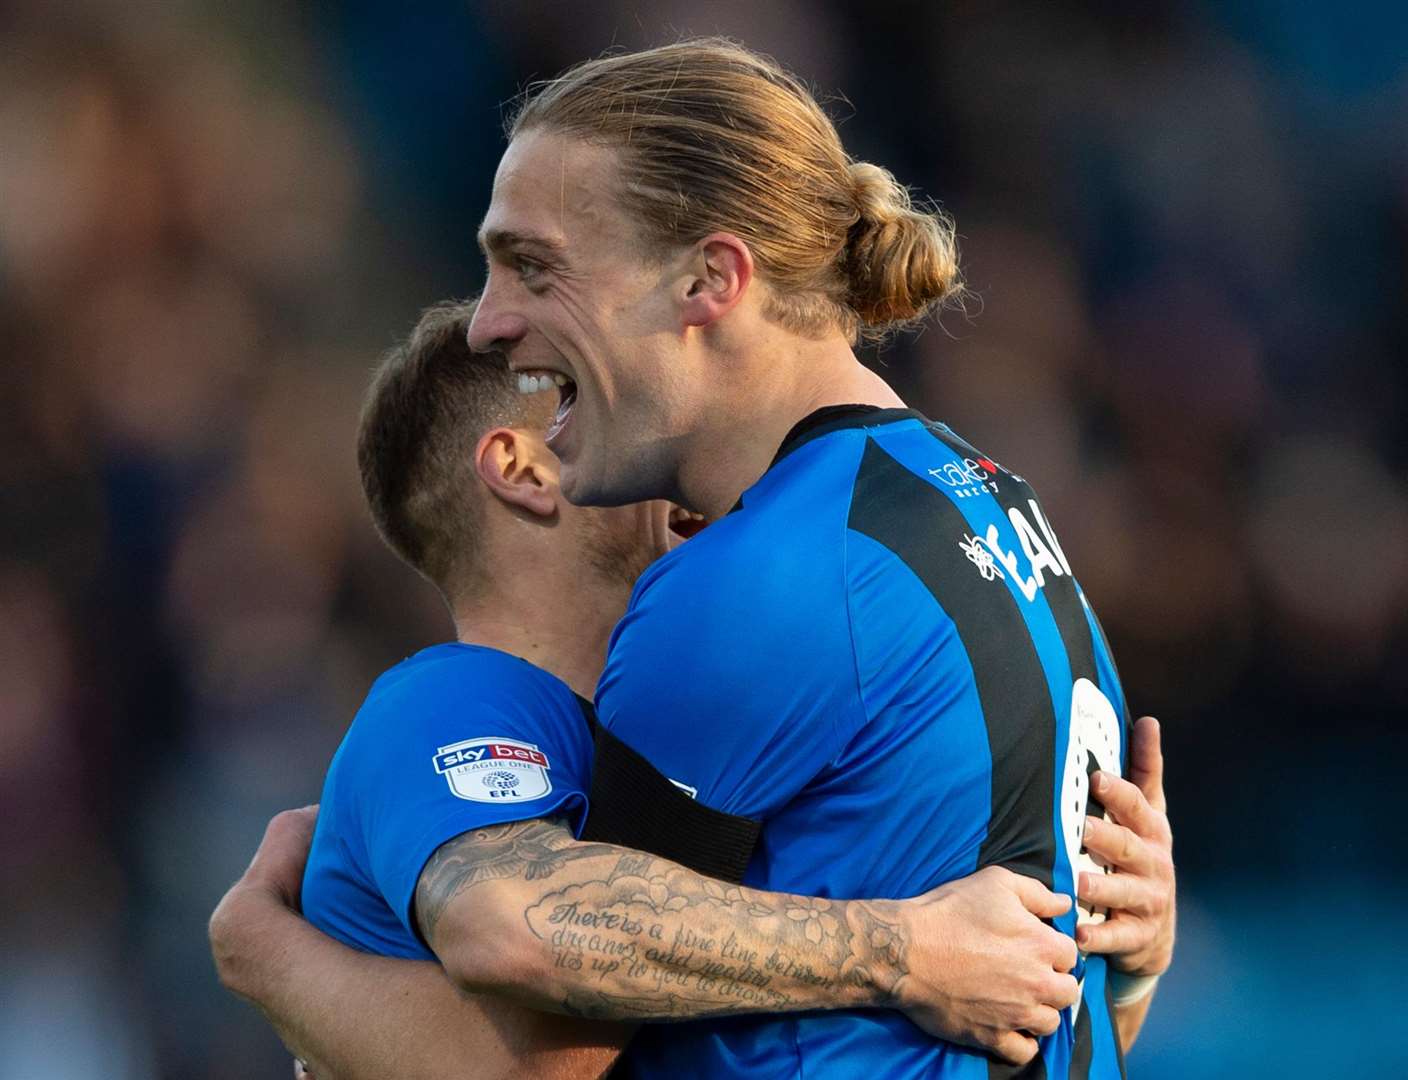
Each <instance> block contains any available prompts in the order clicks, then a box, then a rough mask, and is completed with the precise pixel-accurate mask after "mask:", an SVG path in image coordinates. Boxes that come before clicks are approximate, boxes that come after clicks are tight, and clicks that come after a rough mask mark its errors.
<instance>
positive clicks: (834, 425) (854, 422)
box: [729, 405, 924, 514]
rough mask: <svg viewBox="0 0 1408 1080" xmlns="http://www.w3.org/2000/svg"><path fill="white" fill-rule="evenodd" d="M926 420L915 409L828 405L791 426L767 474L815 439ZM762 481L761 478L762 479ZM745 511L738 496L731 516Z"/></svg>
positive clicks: (765, 473)
mask: <svg viewBox="0 0 1408 1080" xmlns="http://www.w3.org/2000/svg"><path fill="white" fill-rule="evenodd" d="M923 419H924V417H923V416H922V415H921V414H920V413H917V412H915V411H914V410H913V409H886V408H882V407H881V406H879V405H827V406H825V407H823V408H820V409H817V410H816V412H813V413H809V414H808V415H806V416H804V417H802V419H800V420H798V421H797V423H796V424H794V425H793V426H792V430H791V431H789V432H788V433H787V435H786V436H785V437H784V438H783V440H782V445H781V446H779V447H778V448H777V453H776V454H774V455H773V459H772V461H771V463H770V464H769V465H768V467H767V469H766V470H764V475H767V473H769V472H771V471H772V470H773V468H774V467H775V466H776V465H777V463H778V462H779V461H781V460H782V459H783V458H785V457H786V456H787V455H788V454H790V453H792V451H793V450H796V449H797V448H798V447H801V446H805V445H806V444H807V443H809V442H811V441H812V440H813V439H819V438H821V437H822V436H823V435H830V434H831V433H832V432H833V431H842V430H844V429H845V428H858V427H875V426H877V425H879V424H892V423H894V422H895V421H897V420H923ZM760 479H761V477H760ZM742 509H743V497H742V496H739V499H738V501H737V502H736V503H734V504H733V508H732V509H730V510H729V513H730V514H732V513H734V512H736V511H738V510H742Z"/></svg>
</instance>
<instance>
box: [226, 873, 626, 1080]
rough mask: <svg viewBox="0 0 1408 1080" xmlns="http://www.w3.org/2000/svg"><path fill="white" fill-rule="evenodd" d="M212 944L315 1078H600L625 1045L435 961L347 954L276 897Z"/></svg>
mask: <svg viewBox="0 0 1408 1080" xmlns="http://www.w3.org/2000/svg"><path fill="white" fill-rule="evenodd" d="M216 919H217V920H220V919H221V913H219V912H217V916H216ZM236 921H237V923H238V925H235V923H236ZM212 943H213V944H214V945H215V951H216V960H217V966H218V968H219V970H220V975H221V979H222V981H223V982H224V983H225V984H226V986H228V987H229V988H230V989H231V990H233V991H234V992H235V993H237V994H239V995H241V996H242V997H245V998H248V999H249V1000H250V1001H252V1002H253V1003H254V1004H255V1005H257V1006H258V1007H259V1009H260V1010H261V1011H262V1012H263V1013H264V1014H265V1016H266V1017H267V1018H268V1019H269V1021H270V1023H271V1024H272V1025H273V1027H274V1029H275V1030H276V1031H277V1032H278V1034H279V1036H280V1038H282V1039H283V1040H284V1043H285V1045H287V1046H288V1047H289V1049H290V1050H291V1051H293V1053H295V1054H296V1055H298V1056H299V1057H301V1058H303V1060H304V1061H306V1062H307V1063H308V1065H309V1069H310V1071H311V1072H312V1073H313V1075H314V1077H315V1078H317V1080H384V1078H386V1077H393V1076H394V1077H397V1078H399V1080H422V1078H424V1080H441V1078H444V1080H450V1078H461V1077H464V1076H465V1075H469V1074H471V1073H472V1075H475V1076H485V1077H497V1076H503V1077H507V1076H517V1075H524V1074H525V1070H527V1071H529V1072H531V1074H532V1075H536V1076H544V1077H553V1078H559V1077H560V1078H563V1080H566V1078H568V1077H581V1078H586V1077H598V1076H600V1075H602V1074H603V1073H604V1072H605V1071H606V1069H607V1068H609V1067H610V1064H611V1062H612V1061H613V1060H614V1059H615V1057H616V1055H617V1054H618V1053H619V1051H620V1048H621V1047H622V1046H623V1045H624V1044H625V1040H626V1037H627V1032H626V1031H625V1030H624V1029H620V1028H617V1027H613V1026H611V1025H606V1024H592V1025H587V1024H583V1023H580V1022H573V1021H569V1020H566V1019H564V1018H561V1017H549V1016H545V1015H543V1014H542V1013H534V1012H531V1011H529V1010H526V1009H521V1008H516V1007H514V1006H513V1005H511V1004H510V1003H507V1002H495V1001H491V1000H487V999H484V998H477V999H470V998H466V997H464V996H463V995H461V994H460V993H459V992H458V991H457V990H456V989H455V987H454V986H452V985H451V983H450V982H449V981H448V980H447V979H446V978H445V974H444V971H443V970H442V969H441V968H440V966H439V965H438V964H433V963H426V962H417V961H411V960H396V959H392V958H389V957H383V956H372V955H368V954H365V953H361V952H358V951H356V950H355V949H349V948H347V947H345V946H343V945H342V944H340V943H339V942H337V941H334V940H333V939H332V938H330V937H327V936H326V935H324V934H322V933H320V932H319V931H318V930H317V929H316V928H315V927H313V926H312V925H310V924H309V923H307V922H305V921H304V920H303V919H301V918H300V917H298V916H297V915H296V914H295V913H294V912H292V911H290V910H289V909H288V908H286V907H282V906H280V905H279V904H278V903H277V902H276V901H273V900H272V899H271V900H270V901H269V902H267V903H265V902H262V901H261V900H260V899H259V898H258V897H257V896H252V897H246V898H245V902H244V903H243V904H241V902H240V900H239V898H237V899H236V901H235V910H234V911H227V912H225V926H224V927H223V928H221V927H218V926H217V925H216V922H215V921H213V922H212ZM468 1063H472V1066H471V1065H470V1064H468Z"/></svg>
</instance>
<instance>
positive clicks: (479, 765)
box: [434, 738, 552, 803]
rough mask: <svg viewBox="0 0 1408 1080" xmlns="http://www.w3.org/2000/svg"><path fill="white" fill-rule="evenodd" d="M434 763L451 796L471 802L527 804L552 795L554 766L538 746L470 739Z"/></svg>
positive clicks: (450, 747)
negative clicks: (549, 773) (551, 771)
mask: <svg viewBox="0 0 1408 1080" xmlns="http://www.w3.org/2000/svg"><path fill="white" fill-rule="evenodd" d="M434 762H435V771H436V772H437V773H439V774H440V775H441V776H443V777H444V778H445V782H446V783H448V784H449V785H450V793H451V794H453V795H455V796H456V797H457V798H461V799H468V800H470V801H471V802H487V803H505V802H525V801H527V800H529V799H541V798H542V797H543V796H544V795H547V794H548V793H550V792H551V791H552V779H551V778H550V777H549V776H548V769H549V768H551V766H549V764H548V758H547V755H546V754H544V753H543V752H542V751H541V750H539V749H538V747H537V744H536V743H526V742H519V741H518V740H517V739H499V738H488V739H466V740H464V741H463V742H457V743H450V744H449V745H448V746H442V747H440V748H439V749H438V750H436V752H435V758H434Z"/></svg>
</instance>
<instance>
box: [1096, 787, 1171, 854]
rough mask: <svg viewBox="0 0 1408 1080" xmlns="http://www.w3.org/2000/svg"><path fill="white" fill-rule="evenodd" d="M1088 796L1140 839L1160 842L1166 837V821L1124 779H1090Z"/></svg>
mask: <svg viewBox="0 0 1408 1080" xmlns="http://www.w3.org/2000/svg"><path fill="white" fill-rule="evenodd" d="M1090 793H1091V794H1092V795H1094V796H1095V797H1096V798H1097V799H1099V800H1100V802H1101V803H1103V804H1104V806H1105V809H1106V810H1108V811H1109V812H1110V813H1111V814H1112V815H1113V816H1114V819H1115V820H1116V821H1118V822H1119V823H1120V824H1121V825H1127V826H1129V827H1130V828H1131V829H1133V830H1134V831H1135V832H1137V833H1138V834H1139V835H1140V836H1144V837H1147V838H1148V839H1150V840H1156V841H1159V842H1160V843H1162V842H1163V841H1164V840H1165V838H1166V837H1168V836H1169V829H1168V818H1167V817H1165V816H1164V815H1163V813H1162V812H1160V811H1158V810H1155V809H1154V808H1153V807H1152V806H1151V805H1149V800H1148V799H1146V798H1145V797H1144V792H1142V791H1140V790H1139V788H1137V787H1136V786H1135V785H1134V784H1132V783H1130V782H1129V781H1128V780H1122V779H1120V778H1119V777H1118V776H1114V775H1112V774H1110V773H1107V772H1097V773H1094V774H1093V775H1092V776H1091V777H1090Z"/></svg>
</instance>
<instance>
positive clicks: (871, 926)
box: [842, 900, 914, 1009]
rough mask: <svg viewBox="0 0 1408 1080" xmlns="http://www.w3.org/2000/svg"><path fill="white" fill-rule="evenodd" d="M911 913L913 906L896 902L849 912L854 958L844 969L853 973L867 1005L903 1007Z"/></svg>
mask: <svg viewBox="0 0 1408 1080" xmlns="http://www.w3.org/2000/svg"><path fill="white" fill-rule="evenodd" d="M909 912H910V907H909V906H908V905H906V904H904V903H902V902H900V901H897V900H865V901H858V902H856V904H855V909H854V911H852V912H850V913H849V916H850V917H849V919H848V922H849V923H850V929H851V933H852V937H851V944H850V951H851V955H850V957H848V958H847V959H846V961H845V962H844V965H843V968H842V970H843V971H845V970H846V969H847V968H850V970H851V971H852V973H853V979H854V981H855V982H856V984H857V986H856V989H858V990H859V991H860V992H861V994H862V995H863V1001H862V1004H864V1005H867V1006H873V1007H876V1008H884V1009H893V1008H902V1007H903V1002H904V994H905V989H906V987H907V985H908V982H909V980H908V979H906V976H907V975H908V974H909V965H908V955H909V942H910V941H911V940H913V936H914V935H913V926H912V924H911V921H910V914H909Z"/></svg>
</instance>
